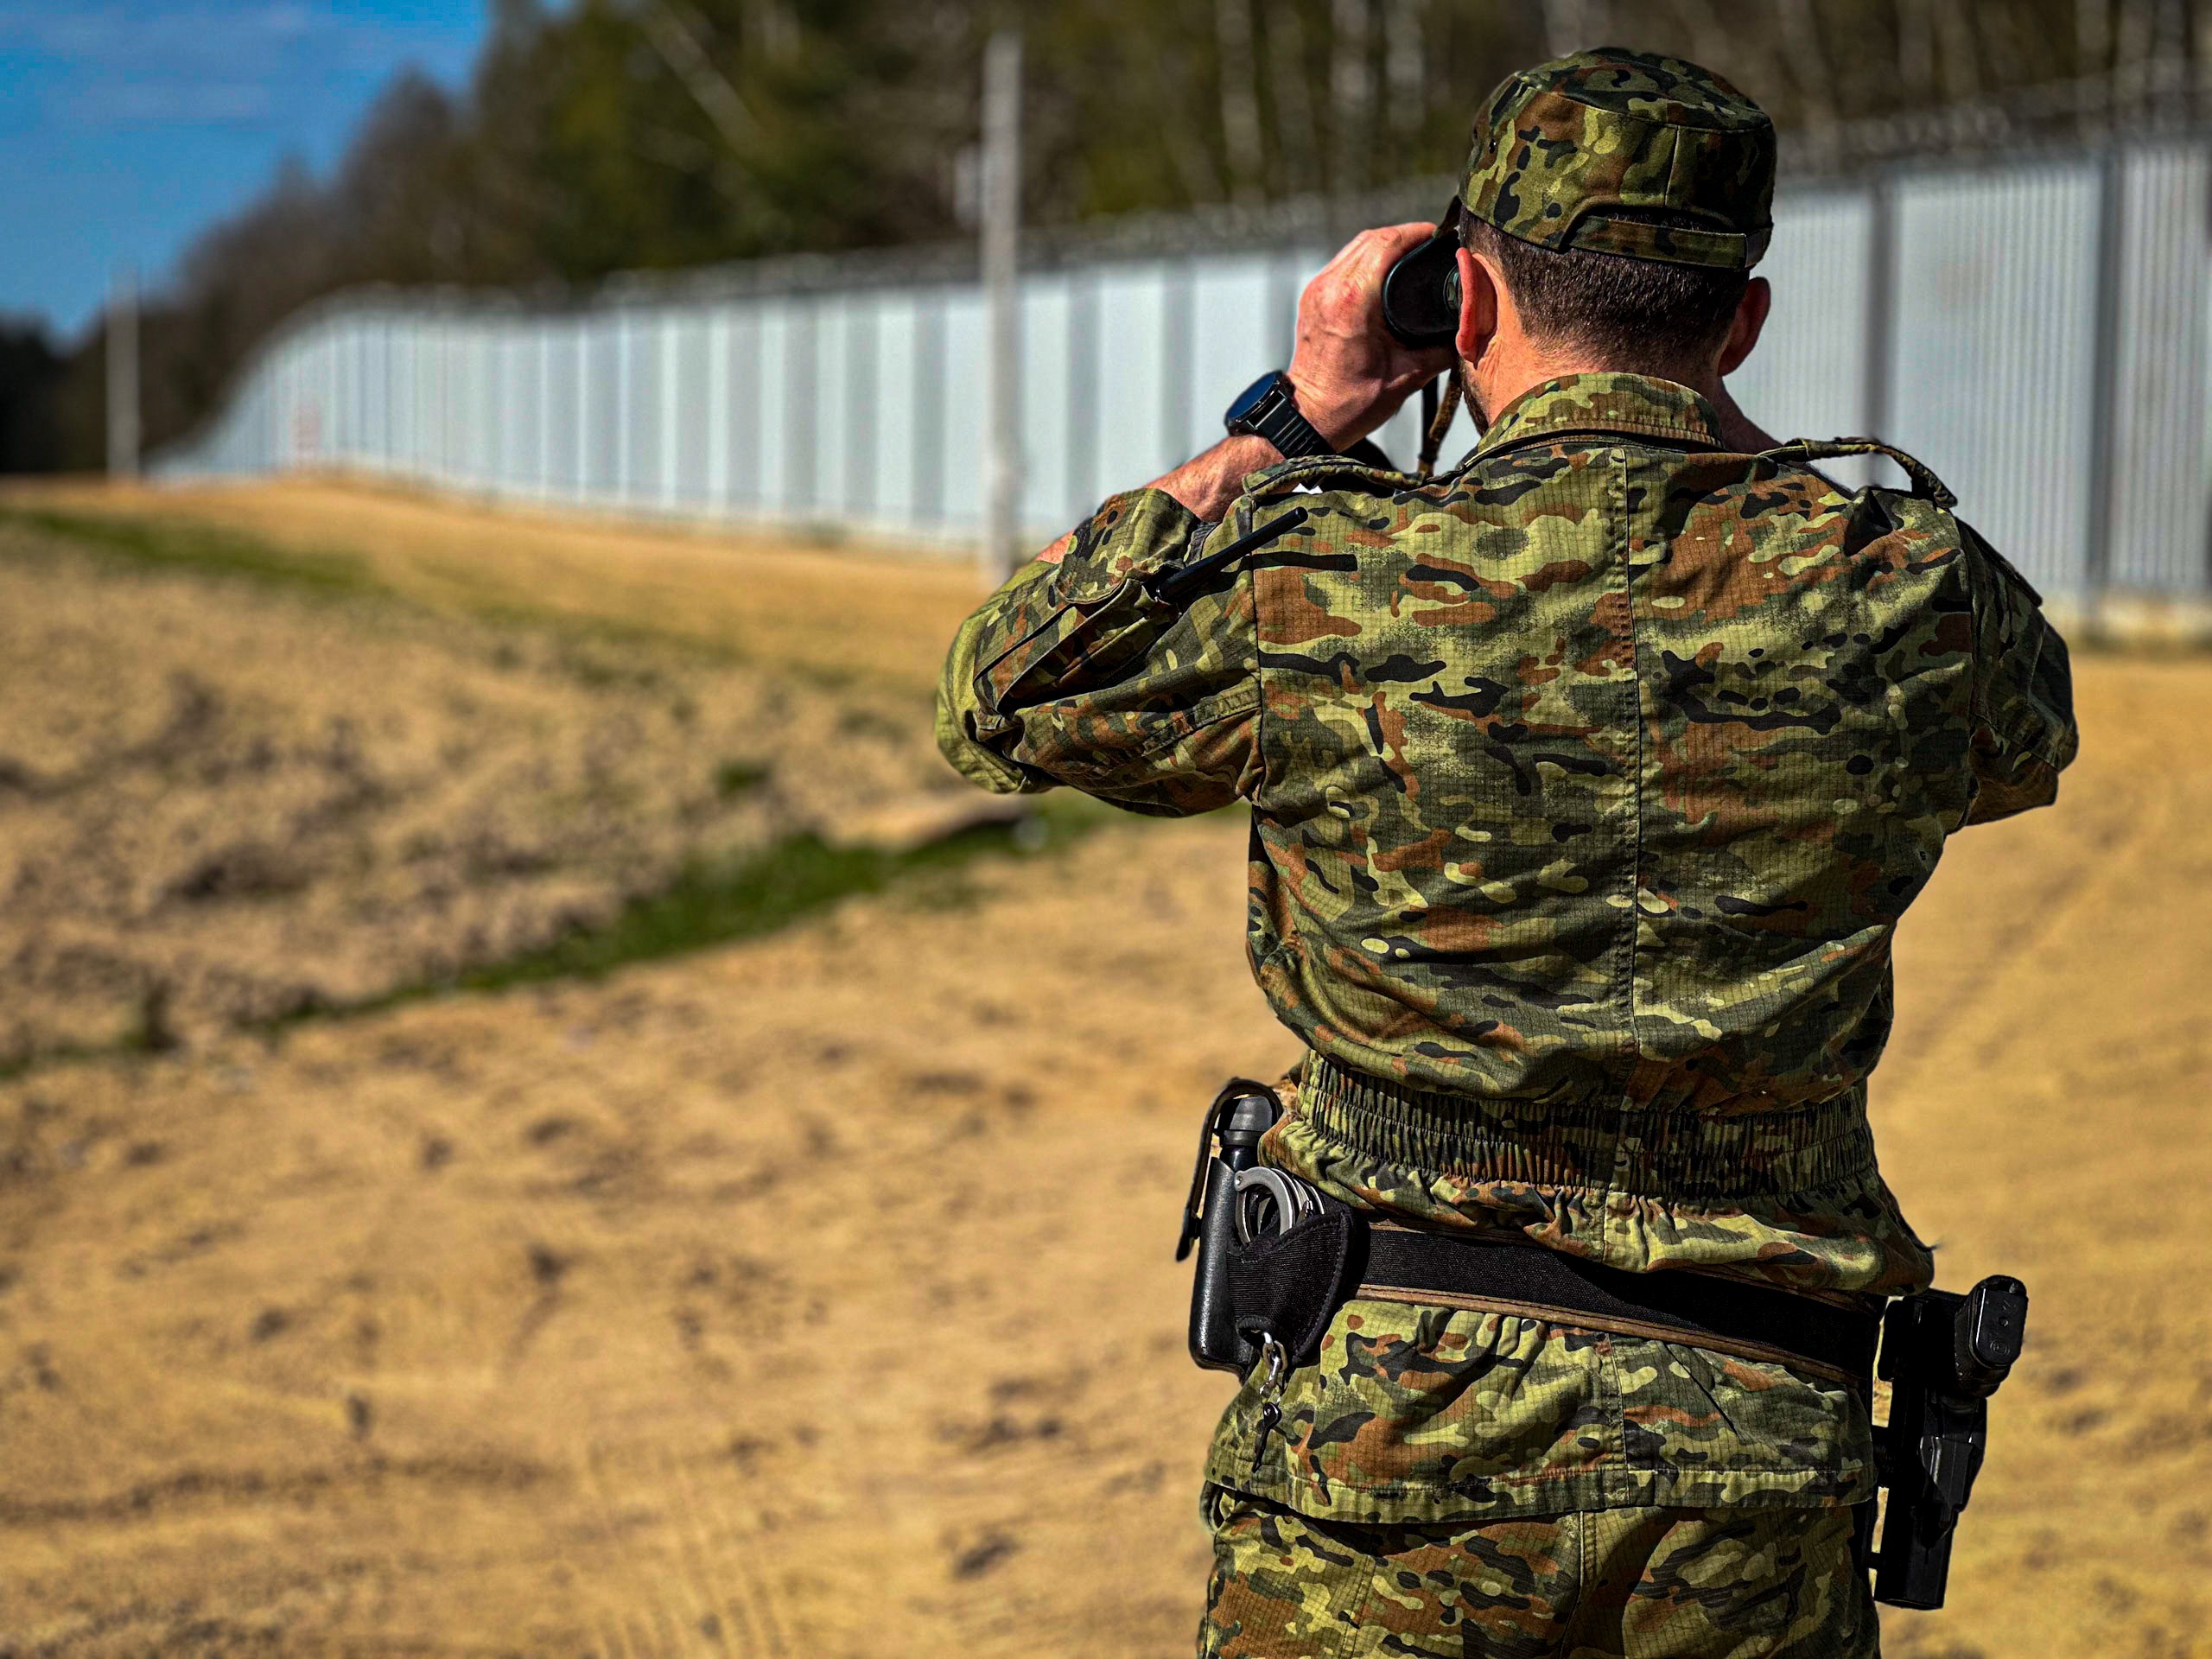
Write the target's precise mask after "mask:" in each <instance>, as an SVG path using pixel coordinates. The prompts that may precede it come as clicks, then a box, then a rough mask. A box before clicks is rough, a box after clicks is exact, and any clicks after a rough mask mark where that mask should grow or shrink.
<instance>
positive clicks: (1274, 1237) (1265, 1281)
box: [1175, 1077, 1366, 1376]
mask: <svg viewBox="0 0 2212 1659" xmlns="http://www.w3.org/2000/svg"><path fill="white" fill-rule="evenodd" d="M1281 1116H1282V1103H1281V1101H1279V1100H1278V1099H1276V1098H1275V1094H1274V1090H1272V1089H1269V1088H1268V1086H1267V1085H1266V1084H1262V1083H1254V1082H1253V1081H1251V1079H1249V1077H1237V1078H1234V1079H1232V1080H1231V1081H1230V1083H1228V1084H1225V1085H1224V1087H1223V1089H1222V1090H1221V1092H1220V1093H1219V1094H1218V1095H1216V1096H1214V1101H1213V1104H1212V1105H1211V1107H1209V1108H1208V1109H1207V1110H1206V1120H1205V1127H1204V1128H1202V1129H1201V1130H1200V1131H1199V1136H1198V1166H1197V1168H1196V1169H1195V1170H1194V1171H1193V1172H1192V1177H1191V1192H1190V1197H1189V1199H1188V1200H1187V1202H1186V1203H1185V1205H1184V1211H1183V1230H1182V1233H1181V1236H1180V1237H1179V1239H1178V1240H1177V1242H1176V1248H1175V1259H1176V1260H1177V1261H1179V1262H1180V1261H1182V1260H1183V1259H1184V1258H1185V1257H1186V1256H1188V1255H1190V1253H1191V1249H1192V1246H1193V1245H1194V1244H1195V1245H1196V1246H1197V1248H1198V1270H1197V1272H1196V1273H1195V1274H1193V1275H1192V1282H1191V1357H1192V1360H1194V1361H1195V1362H1196V1363H1198V1364H1200V1365H1202V1366H1205V1368H1207V1369H1208V1370H1218V1371H1234V1372H1236V1374H1237V1375H1238V1376H1243V1375H1244V1374H1245V1373H1247V1372H1249V1370H1251V1369H1252V1367H1253V1365H1254V1364H1255V1363H1257V1361H1258V1359H1259V1357H1260V1351H1261V1344H1262V1341H1263V1339H1265V1338H1274V1341H1275V1342H1276V1343H1278V1344H1281V1348H1282V1350H1283V1352H1284V1355H1285V1357H1287V1360H1288V1361H1289V1363H1292V1364H1294V1365H1303V1364H1306V1363H1311V1362H1312V1361H1313V1358H1314V1357H1316V1356H1318V1355H1319V1352H1320V1348H1321V1338H1322V1336H1323V1335H1324V1334H1325V1332H1327V1330H1328V1328H1329V1320H1330V1318H1331V1317H1332V1315H1333V1314H1334V1313H1335V1312H1336V1310H1337V1308H1338V1306H1340V1305H1341V1304H1342V1303H1343V1301H1344V1298H1345V1296H1346V1295H1347V1294H1350V1292H1351V1287H1353V1286H1355V1285H1357V1283H1358V1282H1359V1274H1360V1267H1361V1261H1362V1255H1363V1251H1362V1249H1361V1246H1362V1244H1363V1241H1364V1239H1365V1236H1366V1231H1365V1229H1364V1228H1363V1226H1362V1225H1361V1224H1360V1223H1359V1219H1358V1217H1357V1216H1356V1215H1355V1214H1354V1213H1353V1211H1352V1209H1351V1205H1347V1204H1344V1203H1343V1202H1342V1201H1340V1200H1338V1199H1336V1198H1329V1197H1327V1196H1326V1195H1325V1194H1323V1193H1319V1192H1314V1191H1313V1189H1312V1188H1310V1187H1306V1186H1305V1185H1304V1184H1303V1183H1299V1184H1298V1185H1299V1189H1300V1202H1302V1203H1304V1204H1306V1205H1309V1206H1310V1209H1309V1210H1308V1211H1306V1212H1305V1213H1303V1214H1301V1215H1300V1217H1299V1218H1298V1224H1297V1225H1295V1226H1293V1227H1288V1228H1287V1229H1281V1230H1279V1223H1280V1222H1281V1220H1282V1219H1283V1218H1282V1217H1281V1216H1280V1214H1279V1212H1278V1211H1276V1209H1275V1208H1274V1200H1273V1199H1272V1198H1271V1197H1270V1196H1269V1188H1270V1184H1269V1183H1266V1182H1259V1183H1255V1181H1254V1180H1253V1179H1251V1178H1250V1177H1249V1175H1248V1174H1247V1173H1248V1172H1250V1171H1255V1170H1257V1169H1258V1168H1259V1167H1260V1155H1259V1145H1260V1137H1261V1136H1262V1135H1265V1134H1266V1133H1267V1132H1268V1130H1269V1129H1271V1128H1274V1124H1275V1122H1276V1120H1277V1119H1278V1118H1280V1117H1281ZM1240 1176H1245V1177H1246V1179H1245V1180H1244V1181H1243V1183H1242V1184H1240V1182H1239V1179H1238V1178H1239V1177H1240ZM1240 1185H1241V1190H1240ZM1273 1190H1274V1191H1278V1192H1279V1191H1281V1190H1283V1189H1282V1188H1281V1187H1274V1189H1273ZM1240 1209H1241V1210H1242V1211H1243V1217H1244V1220H1245V1222H1246V1226H1245V1228H1244V1230H1243V1233H1240V1230H1239V1227H1238V1216H1239V1211H1240ZM1246 1235H1249V1242H1248V1238H1247V1236H1246Z"/></svg>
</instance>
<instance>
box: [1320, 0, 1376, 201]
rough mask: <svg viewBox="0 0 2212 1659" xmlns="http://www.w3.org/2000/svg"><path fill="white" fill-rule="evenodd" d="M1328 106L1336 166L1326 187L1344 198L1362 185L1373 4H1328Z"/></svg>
mask: <svg viewBox="0 0 2212 1659" xmlns="http://www.w3.org/2000/svg"><path fill="white" fill-rule="evenodd" d="M1329 34H1330V41H1329V45H1330V52H1329V102H1330V105H1331V106H1332V107H1331V116H1332V118H1331V121H1330V127H1331V129H1332V137H1334V138H1335V140H1336V152H1337V154H1336V162H1335V164H1334V165H1333V166H1332V167H1331V168H1330V169H1329V182H1330V184H1331V186H1332V188H1334V189H1335V190H1336V191H1337V193H1338V194H1340V195H1348V194H1351V192H1353V191H1355V190H1357V189H1359V188H1361V187H1363V185H1365V184H1366V182H1367V157H1368V152H1369V150H1370V148H1371V147H1372V144H1373V127H1374V111H1375V0H1330V6H1329Z"/></svg>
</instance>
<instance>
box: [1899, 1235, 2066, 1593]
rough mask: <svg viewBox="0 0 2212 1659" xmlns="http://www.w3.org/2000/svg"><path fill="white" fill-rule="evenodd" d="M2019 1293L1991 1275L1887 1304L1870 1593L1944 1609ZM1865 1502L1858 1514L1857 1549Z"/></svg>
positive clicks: (2023, 1300)
mask: <svg viewBox="0 0 2212 1659" xmlns="http://www.w3.org/2000/svg"><path fill="white" fill-rule="evenodd" d="M2027 1328H2028V1291H2027V1287H2026V1286H2024V1285H2023V1284H2022V1283H2021V1282H2020V1281H2018V1279H2011V1278H2006V1277H2005V1276H2004V1275H2003V1274H1993V1275H1992V1276H1991V1277H1989V1278H1987V1279H1985V1280H1983V1281H1981V1282H1980V1284H1978V1285H1976V1286H1975V1287H1974V1288H1973V1289H1972V1290H1970V1291H1968V1292H1967V1293H1966V1294H1964V1295H1963V1296H1961V1295H1958V1294H1954V1293H1953V1292H1950V1291H1947V1290H1929V1291H1924V1292H1923V1293H1922V1294H1919V1295H1917V1296H1907V1297H1904V1298H1901V1299H1900V1300H1897V1301H1893V1302H1891V1304H1890V1306H1889V1309H1888V1311H1887V1313H1885V1314H1884V1315H1883V1319H1882V1351H1881V1357H1880V1359H1879V1361H1878V1363H1877V1374H1878V1376H1880V1377H1881V1378H1882V1380H1883V1381H1884V1382H1885V1383H1888V1384H1889V1385H1890V1421H1889V1422H1888V1424H1887V1425H1886V1426H1884V1427H1878V1428H1876V1429H1875V1431H1874V1462H1875V1468H1876V1471H1877V1475H1878V1479H1879V1480H1880V1482H1881V1484H1883V1485H1884V1486H1885V1487H1887V1488H1888V1489H1889V1501H1888V1503H1887V1506H1886V1507H1885V1510H1884V1512H1883V1516H1882V1529H1881V1536H1882V1541H1881V1548H1880V1549H1879V1551H1878V1552H1872V1553H1871V1554H1868V1559H1869V1560H1870V1561H1871V1564H1872V1567H1873V1569H1874V1599H1875V1600H1877V1601H1883V1602H1887V1603H1888V1604H1889V1605H1891V1606H1892V1607H1919V1608H1935V1607H1941V1606H1942V1605H1943V1591H1944V1587H1945V1584H1946V1582H1947V1580H1948V1578H1949V1575H1950V1571H1951V1541H1952V1538H1953V1537H1954V1536H1955V1534H1956V1531H1957V1528H1958V1522H1959V1513H1960V1511H1961V1510H1964V1509H1965V1508H1966V1506H1967V1497H1968V1496H1969V1495H1971V1493H1972V1492H1973V1491H1974V1477H1975V1476H1976V1475H1977V1474H1979V1473H1980V1471H1981V1463H1982V1458H1983V1456H1984V1454H1985V1453H1986V1452H1987V1450H1988V1446H1989V1397H1990V1396H1991V1395H1993V1394H1995V1393H1996V1392H1997V1389H1998V1386H1999V1384H2000V1383H2003V1382H2004V1381H2005V1377H2006V1376H2009V1375H2011V1373H2012V1366H2013V1363H2014V1362H2015V1361H2017V1360H2018V1358H2019V1357H2020V1346H2021V1343H2022V1341H2023V1340H2024V1338H2025V1337H2026V1335H2027ZM1873 1512H1874V1506H1873V1505H1872V1503H1868V1504H1866V1506H1865V1507H1864V1509H1863V1510H1861V1511H1860V1513H1861V1516H1862V1521H1861V1538H1860V1545H1861V1550H1862V1553H1866V1547H1867V1545H1868V1544H1869V1543H1870V1542H1871V1538H1870V1536H1869V1535H1870V1534H1871V1531H1872V1517H1873Z"/></svg>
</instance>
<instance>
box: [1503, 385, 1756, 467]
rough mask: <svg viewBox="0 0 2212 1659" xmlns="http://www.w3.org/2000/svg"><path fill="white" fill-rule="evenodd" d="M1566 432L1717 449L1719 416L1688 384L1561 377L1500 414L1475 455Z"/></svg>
mask: <svg viewBox="0 0 2212 1659" xmlns="http://www.w3.org/2000/svg"><path fill="white" fill-rule="evenodd" d="M1567 432H1625V433H1632V434H1634V435H1637V436H1638V437H1644V438H1662V439H1669V440H1671V441H1673V442H1678V443H1691V444H1696V445H1698V446H1700V448H1719V445H1720V414H1719V410H1716V409H1714V408H1713V405H1712V404H1710V403H1708V402H1707V401H1706V399H1705V398H1704V397H1701V396H1700V394H1698V393H1697V392H1694V391H1691V390H1690V389H1689V388H1688V386H1684V385H1676V384H1675V382H1674V381H1672V380H1661V379H1659V378H1656V377H1655V376H1652V375H1648V374H1617V373H1612V372H1605V373H1600V374H1563V375H1561V376H1560V377H1559V378H1557V379H1555V380H1547V381H1545V382H1543V383H1542V384H1541V385H1535V386H1531V387H1530V388H1529V390H1528V391H1524V392H1522V394H1521V395H1520V396H1519V397H1516V398H1515V399H1514V400H1513V401H1512V402H1511V403H1510V404H1507V405H1506V406H1505V407H1504V408H1503V410H1500V411H1499V412H1498V416H1497V419H1496V420H1494V421H1492V422H1491V425H1490V430H1489V431H1488V432H1486V433H1485V434H1484V435H1483V441H1482V442H1481V443H1480V444H1479V445H1478V446H1477V447H1476V449H1475V454H1477V455H1485V454H1490V453H1491V451H1493V450H1496V449H1500V448H1504V447H1505V446H1507V445H1508V444H1519V443H1526V442H1530V441H1531V440H1533V439H1537V438H1547V437H1552V436H1554V435H1558V434H1560V433H1567Z"/></svg>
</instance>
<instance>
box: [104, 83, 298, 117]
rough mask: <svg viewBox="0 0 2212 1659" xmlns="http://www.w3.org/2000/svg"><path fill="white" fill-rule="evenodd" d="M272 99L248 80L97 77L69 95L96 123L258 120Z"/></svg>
mask: <svg viewBox="0 0 2212 1659" xmlns="http://www.w3.org/2000/svg"><path fill="white" fill-rule="evenodd" d="M272 104H273V100H272V99H271V97H270V89H269V88H268V87H267V86H262V85H259V84H258V83H256V82H253V81H219V80H207V81H155V82H132V81H101V82H99V83H96V84H95V85H93V86H87V87H86V88H85V89H84V91H83V92H80V93H79V94H78V95H77V96H76V97H75V98H74V99H72V100H71V105H70V108H71V113H72V114H73V115H74V116H75V117H76V118H77V119H79V120H80V121H86V122H90V123H92V124H95V125H99V126H111V125H121V124H126V123H127V124H145V123H160V122H178V121H182V122H191V123H194V124H221V123H227V122H236V121H258V120H260V119H262V118H264V117H265V116H267V115H268V114H269V113H270V110H271V108H272Z"/></svg>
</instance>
